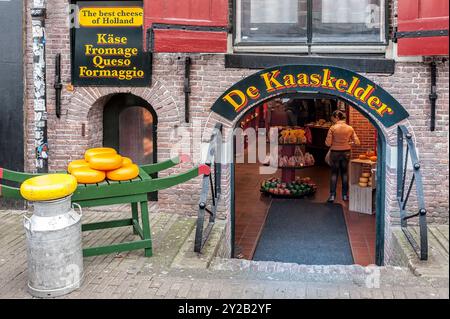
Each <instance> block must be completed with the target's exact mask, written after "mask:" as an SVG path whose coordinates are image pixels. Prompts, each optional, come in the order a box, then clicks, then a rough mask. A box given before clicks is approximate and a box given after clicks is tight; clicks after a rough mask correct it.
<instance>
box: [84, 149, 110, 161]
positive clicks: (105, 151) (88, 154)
mask: <svg viewBox="0 0 450 319" xmlns="http://www.w3.org/2000/svg"><path fill="white" fill-rule="evenodd" d="M99 154H117V152H116V150H115V149H113V148H110V147H97V148H90V149H88V150H87V151H86V152H85V153H84V159H85V160H86V162H89V161H90V160H91V158H92V156H96V155H99Z"/></svg>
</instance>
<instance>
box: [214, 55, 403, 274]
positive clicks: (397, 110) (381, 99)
mask: <svg viewBox="0 0 450 319" xmlns="http://www.w3.org/2000/svg"><path fill="white" fill-rule="evenodd" d="M289 94H296V95H298V94H303V95H317V97H319V95H326V96H325V97H324V98H325V99H327V98H328V97H327V96H330V97H331V98H328V99H335V100H336V104H337V103H342V102H343V103H344V104H346V105H347V109H349V110H351V109H352V108H354V110H355V111H356V112H359V113H360V114H361V115H363V117H364V118H365V119H367V120H368V121H369V122H370V123H371V124H372V125H373V127H374V128H375V129H376V145H377V147H376V152H377V158H378V159H379V160H377V161H376V167H375V171H371V173H372V176H370V175H369V177H372V181H371V183H372V185H373V182H374V180H375V188H376V192H375V194H374V196H375V224H376V226H375V228H376V230H375V251H374V259H375V263H376V264H377V265H382V264H383V263H384V260H383V258H384V223H385V178H386V163H385V161H386V159H387V157H386V136H385V134H388V133H387V132H393V130H392V128H393V127H395V125H398V124H399V123H401V122H402V121H404V120H406V119H407V118H408V116H409V114H408V112H407V111H406V110H405V108H404V107H403V106H402V105H401V104H400V103H399V102H398V101H397V100H396V99H395V98H394V97H393V96H392V95H390V94H389V93H388V92H386V91H385V90H384V89H383V88H382V87H380V86H379V85H377V84H376V83H374V82H372V81H371V80H370V79H368V78H366V77H364V76H362V75H360V74H357V73H355V72H353V71H351V70H346V69H343V68H339V67H334V66H326V65H312V64H311V65H282V66H274V67H271V68H268V69H264V70H261V71H259V72H257V73H254V74H252V75H250V76H248V77H247V78H244V79H243V80H241V81H239V82H237V83H236V84H234V85H233V86H231V87H230V88H229V89H228V90H226V91H225V92H224V93H223V94H222V95H221V96H220V97H219V98H218V99H217V100H216V102H215V103H214V104H213V106H212V107H211V110H212V111H213V112H214V113H215V114H214V119H212V117H211V119H210V120H209V122H211V121H218V122H221V123H222V124H223V125H224V126H227V127H228V128H233V127H234V126H239V125H240V122H241V119H243V114H247V112H252V110H253V109H254V108H255V107H257V106H261V105H262V104H263V103H266V102H268V101H270V100H272V99H274V98H278V97H281V98H285V97H286V96H288V95H289ZM297 98H299V99H300V100H301V99H306V97H305V96H302V95H300V96H297ZM321 99H323V97H322V98H321ZM245 121H246V120H245ZM325 122H327V121H326V120H325ZM211 124H212V123H208V124H207V125H206V127H207V128H209V127H212V125H211ZM306 124H308V123H307V122H306ZM322 124H323V123H322ZM208 130H209V129H208ZM230 131H232V130H228V131H226V132H230ZM208 134H209V132H208ZM389 134H390V133H389ZM294 135H295V134H294ZM374 135H375V134H374ZM229 138H230V136H229V133H227V139H229ZM305 152H306V151H305ZM312 153H313V152H312V151H311V154H312ZM283 155H288V154H283ZM293 155H295V149H294V154H293ZM368 155H371V154H368ZM289 156H292V155H289ZM317 156H318V157H320V156H319V155H317ZM369 157H370V156H369ZM315 160H316V159H315ZM320 160H321V159H320V158H318V159H317V161H318V162H320ZM235 166H236V165H234V163H233V165H231V171H230V172H231V197H230V201H231V205H230V206H231V211H230V216H231V242H230V245H231V255H232V256H237V255H238V254H239V253H240V252H236V251H235V250H236V247H235V241H236V237H237V236H236V235H237V233H236V227H235V226H236V204H235V202H236V191H235V188H236V187H235V186H236V183H235V176H234V174H235V173H236V171H235V168H236V167H235ZM363 173H367V172H365V171H364V170H362V171H359V173H358V174H355V176H356V177H357V178H358V181H359V178H360V177H363V178H367V183H366V184H367V186H364V187H365V188H367V187H368V183H369V177H364V175H362V174H363ZM359 174H360V175H359ZM324 180H326V179H324ZM364 181H365V180H364ZM249 182H250V181H249ZM358 183H359V182H358ZM275 184H276V183H275ZM363 184H364V183H363ZM255 187H257V188H258V185H255ZM361 187H362V186H361ZM304 188H305V187H304ZM350 197H352V195H351V194H350ZM249 205H251V203H246V207H249ZM262 222H265V220H264V217H263V218H262ZM288 225H289V224H288ZM282 232H283V230H281V231H279V233H282ZM319 240H320V236H319ZM298 249H300V247H298Z"/></svg>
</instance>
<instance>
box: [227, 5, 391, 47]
mask: <svg viewBox="0 0 450 319" xmlns="http://www.w3.org/2000/svg"><path fill="white" fill-rule="evenodd" d="M336 1H338V0H336ZM381 1H382V6H383V7H384V10H381V16H380V20H381V21H382V22H383V23H382V24H381V30H380V34H384V35H386V36H385V38H384V41H383V42H380V43H379V44H365V43H361V44H357V43H345V44H344V43H342V44H341V43H339V44H337V43H336V44H334V43H333V44H330V45H327V44H326V43H314V42H313V43H309V44H308V43H305V44H299V43H292V45H291V44H285V43H283V44H281V43H280V45H277V44H273V43H272V44H270V45H266V44H264V43H263V42H261V43H256V42H255V43H252V42H243V41H242V38H241V31H242V29H241V25H242V14H241V12H242V0H234V4H235V5H234V14H233V17H234V21H233V23H234V30H235V32H234V34H233V51H234V52H238V53H239V52H248V53H318V54H320V53H344V54H345V53H363V54H364V53H379V54H383V53H385V52H386V49H387V46H388V44H389V43H388V39H387V34H386V28H387V27H388V25H387V24H388V21H387V17H386V14H387V9H388V2H389V0H381Z"/></svg>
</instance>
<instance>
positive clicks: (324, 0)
mask: <svg viewBox="0 0 450 319" xmlns="http://www.w3.org/2000/svg"><path fill="white" fill-rule="evenodd" d="M235 13H236V15H235V16H236V35H235V44H236V45H247V46H248V45H268V46H272V45H275V46H276V45H284V46H286V45H287V46H289V45H297V46H305V47H307V46H312V47H314V46H315V45H317V46H320V45H322V46H323V45H335V46H336V45H337V46H338V45H353V46H354V45H368V44H369V45H370V44H374V45H384V44H385V42H386V35H385V0H339V1H337V0H236V11H235Z"/></svg>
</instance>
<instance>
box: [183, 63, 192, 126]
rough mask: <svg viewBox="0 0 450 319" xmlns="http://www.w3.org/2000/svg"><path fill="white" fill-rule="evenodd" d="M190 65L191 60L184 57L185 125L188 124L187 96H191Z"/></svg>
mask: <svg viewBox="0 0 450 319" xmlns="http://www.w3.org/2000/svg"><path fill="white" fill-rule="evenodd" d="M191 64H192V59H191V58H190V57H186V59H185V60H184V87H183V92H184V120H185V122H186V123H189V95H190V94H191V81H190V77H191Z"/></svg>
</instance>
